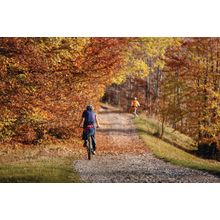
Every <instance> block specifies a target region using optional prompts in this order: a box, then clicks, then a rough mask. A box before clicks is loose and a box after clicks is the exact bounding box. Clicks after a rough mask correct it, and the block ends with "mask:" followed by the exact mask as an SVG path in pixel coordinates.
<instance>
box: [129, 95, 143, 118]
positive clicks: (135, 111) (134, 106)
mask: <svg viewBox="0 0 220 220" xmlns="http://www.w3.org/2000/svg"><path fill="white" fill-rule="evenodd" d="M140 106H141V105H140V103H139V102H138V100H137V97H134V99H133V100H132V102H131V107H132V108H133V109H134V112H133V113H134V115H135V116H138V115H137V109H138V107H140Z"/></svg>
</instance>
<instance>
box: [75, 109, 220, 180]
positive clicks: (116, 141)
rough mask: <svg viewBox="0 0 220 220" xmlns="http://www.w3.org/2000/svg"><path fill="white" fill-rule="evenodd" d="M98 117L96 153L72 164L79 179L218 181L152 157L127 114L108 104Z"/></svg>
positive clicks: (208, 175) (205, 173)
mask: <svg viewBox="0 0 220 220" xmlns="http://www.w3.org/2000/svg"><path fill="white" fill-rule="evenodd" d="M99 118H100V122H101V126H102V128H100V129H99V130H97V155H96V156H94V157H93V158H92V160H91V161H89V160H87V159H86V157H85V159H83V160H78V161H76V162H75V164H74V166H75V168H76V170H77V171H78V172H79V173H80V176H81V179H82V181H83V182H96V183H101V182H106V183H112V182H125V183H128V182H132V183H135V182H151V183H152V182H157V183H158V182H159V183H160V182H220V178H218V177H215V176H214V175H211V174H209V173H207V172H202V171H197V170H193V169H189V168H184V167H179V166H175V165H172V164H170V163H167V162H164V161H162V160H159V159H157V158H155V157H154V156H153V155H152V154H151V153H150V152H149V150H148V149H147V147H146V146H145V145H144V143H143V142H142V140H141V139H140V138H139V136H138V134H137V132H136V129H135V126H134V125H133V123H132V115H131V114H126V113H120V111H118V110H117V109H114V108H110V107H109V108H102V109H101V111H100V113H99Z"/></svg>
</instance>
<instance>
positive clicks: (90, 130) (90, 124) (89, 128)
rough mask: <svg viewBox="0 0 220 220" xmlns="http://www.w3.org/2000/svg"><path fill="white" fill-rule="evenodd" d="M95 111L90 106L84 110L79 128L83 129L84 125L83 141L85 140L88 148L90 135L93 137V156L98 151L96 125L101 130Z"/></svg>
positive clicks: (85, 145)
mask: <svg viewBox="0 0 220 220" xmlns="http://www.w3.org/2000/svg"><path fill="white" fill-rule="evenodd" d="M93 110H94V109H93V106H92V105H88V106H87V107H86V110H84V111H83V113H82V119H81V121H80V123H79V127H81V125H82V123H83V134H82V139H83V140H84V144H83V146H84V147H87V144H88V143H87V142H88V135H91V138H92V146H93V154H95V151H96V141H95V125H96V126H97V128H99V127H100V125H99V121H98V119H97V116H96V113H95V112H94V111H93Z"/></svg>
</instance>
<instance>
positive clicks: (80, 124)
mask: <svg viewBox="0 0 220 220" xmlns="http://www.w3.org/2000/svg"><path fill="white" fill-rule="evenodd" d="M83 122H84V118H81V120H80V122H79V127H81V126H82V124H83Z"/></svg>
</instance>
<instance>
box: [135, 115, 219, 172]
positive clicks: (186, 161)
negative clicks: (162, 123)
mask: <svg viewBox="0 0 220 220" xmlns="http://www.w3.org/2000/svg"><path fill="white" fill-rule="evenodd" d="M134 123H135V125H136V127H137V128H138V132H139V134H140V136H141V138H142V139H143V140H144V142H145V144H146V146H147V147H148V148H149V149H150V150H151V151H152V153H153V154H154V155H156V156H157V157H158V158H160V159H163V160H165V161H168V162H171V163H173V164H176V165H180V166H185V167H190V168H194V169H199V170H205V171H209V172H213V173H217V174H220V162H217V161H215V160H206V159H202V158H199V157H197V156H196V155H194V154H193V152H195V150H197V147H196V143H195V142H194V141H193V140H192V139H191V138H190V137H188V136H186V135H184V134H181V133H179V132H178V131H173V129H172V128H169V127H166V128H165V132H164V137H163V139H161V138H159V137H157V136H155V134H156V133H157V132H158V121H156V120H155V119H152V118H147V117H145V116H143V115H142V116H140V117H138V118H135V119H134Z"/></svg>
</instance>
